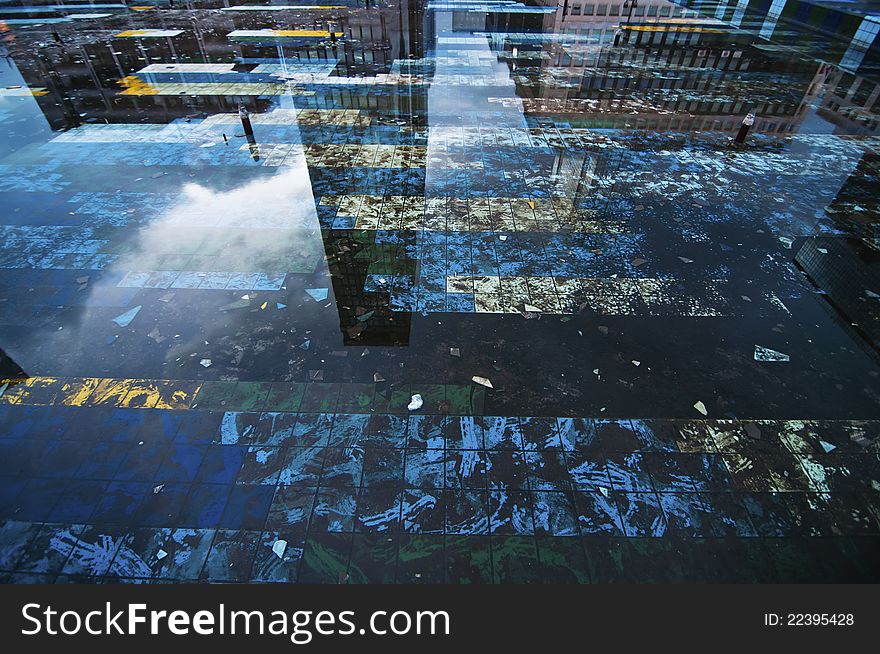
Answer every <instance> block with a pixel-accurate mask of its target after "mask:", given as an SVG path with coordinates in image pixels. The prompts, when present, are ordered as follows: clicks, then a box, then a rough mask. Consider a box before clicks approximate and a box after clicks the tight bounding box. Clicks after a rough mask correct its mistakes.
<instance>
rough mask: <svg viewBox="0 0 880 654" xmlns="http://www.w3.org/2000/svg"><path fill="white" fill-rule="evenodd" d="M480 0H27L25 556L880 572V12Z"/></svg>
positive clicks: (16, 425) (405, 566)
mask: <svg viewBox="0 0 880 654" xmlns="http://www.w3.org/2000/svg"><path fill="white" fill-rule="evenodd" d="M474 4H475V3H465V2H463V0H453V1H445V0H444V1H443V2H434V1H433V0H432V1H431V2H426V1H418V0H416V1H413V2H400V3H398V2H379V3H374V2H356V1H351V2H349V1H348V0H344V1H343V2H341V3H337V4H336V5H335V6H333V7H326V6H320V5H317V4H316V5H314V6H312V5H311V4H310V3H306V4H302V5H299V8H298V9H280V8H278V7H277V6H275V7H274V8H272V9H270V6H269V5H266V6H264V7H263V6H262V5H260V4H259V3H254V2H249V3H247V4H246V5H236V6H227V5H228V3H226V4H221V3H218V2H214V1H213V0H208V1H205V2H192V3H186V4H185V5H184V6H180V5H181V3H176V4H175V5H173V6H169V4H168V3H167V2H158V3H156V4H155V5H153V4H149V5H148V6H143V7H138V8H135V7H130V8H126V7H125V6H124V5H119V6H118V7H115V6H108V7H107V8H106V9H101V12H102V13H101V14H94V13H93V12H89V13H88V14H86V15H83V13H84V12H78V11H75V10H74V9H65V8H64V7H57V6H55V5H49V4H48V3H45V2H42V1H38V2H35V3H24V2H22V3H18V4H15V5H10V4H7V5H4V6H3V7H2V8H0V21H3V22H2V23H0V40H2V54H3V55H4V57H5V59H6V62H5V64H6V65H4V66H2V67H0V126H2V130H0V143H2V146H0V206H2V211H0V581H3V582H6V583H52V582H58V583H66V582H112V583H116V582H125V583H129V582H131V583H144V582H148V583H153V582H155V583H165V582H168V581H176V582H198V581H202V582H255V583H291V582H298V583H438V582H442V583H538V582H541V583H591V582H592V583H604V582H666V581H668V582H777V581H778V582H801V581H813V582H832V581H833V582H844V581H848V582H853V581H877V580H878V577H880V560H878V552H880V548H878V545H880V366H878V351H880V350H878V345H880V320H878V318H880V305H878V302H880V274H878V247H880V240H878V231H877V225H878V211H880V206H878V202H877V199H876V198H877V193H878V188H880V187H878V161H880V149H878V148H880V140H878V135H877V130H878V122H880V118H877V115H876V113H875V103H876V102H877V100H878V98H880V87H878V86H877V81H878V79H880V76H878V75H880V73H878V62H877V61H876V60H875V55H874V54H873V51H872V50H869V49H868V46H864V44H860V43H857V42H854V41H852V38H853V35H852V34H849V35H846V34H817V33H813V32H809V33H807V32H804V31H803V30H801V29H800V28H798V27H797V26H796V25H794V24H792V23H788V22H786V20H785V18H780V17H778V16H776V15H775V14H772V13H768V8H767V7H763V8H760V7H757V6H755V7H752V6H751V5H752V4H757V3H738V4H736V3H723V2H721V3H720V2H703V3H689V5H690V6H687V5H684V4H674V3H671V2H664V1H663V0H649V1H648V2H646V3H645V5H646V6H645V7H644V8H643V7H642V6H641V3H639V5H638V7H639V8H638V10H636V11H635V12H634V13H633V14H632V15H629V16H627V15H626V13H625V12H626V11H628V9H627V10H622V9H621V7H620V6H618V5H617V4H611V5H604V4H599V5H595V6H594V5H583V7H582V6H581V5H577V4H575V5H571V8H570V10H568V11H566V10H564V9H563V8H562V7H557V6H556V5H546V4H543V5H542V4H539V3H537V2H531V3H529V4H525V3H524V4H511V5H507V6H505V7H503V8H502V7H500V6H499V7H495V6H489V7H482V6H481V8H480V10H479V11H473V9H474ZM620 4H622V3H620ZM65 6H67V5H65ZM70 6H71V7H76V5H75V3H73V4H71V5H70ZM261 7H262V8H261ZM574 7H577V11H576V12H575V11H574ZM587 7H589V12H591V13H588V12H587V9H586V8H587ZM469 10H470V11H469ZM484 10H485V11H484ZM622 11H623V12H624V13H623V14H622V13H621V12H622ZM600 12H601V13H600ZM869 45H870V44H869ZM863 46H864V47H863ZM819 58H821V59H822V62H819V60H818V59H819ZM240 108H242V109H244V111H243V112H242V113H239V109H240ZM750 111H753V112H755V113H756V116H757V117H756V119H755V122H754V125H753V126H752V127H751V129H750V130H749V132H748V134H747V136H746V137H745V140H744V142H743V143H741V144H740V143H736V142H735V138H736V136H737V133H738V131H739V130H740V126H741V124H742V121H743V118H745V116H746V114H748V113H749V112H750ZM416 394H417V395H418V396H419V397H420V402H417V403H413V396H414V395H416ZM409 407H412V409H411V408H409ZM282 543H283V545H282Z"/></svg>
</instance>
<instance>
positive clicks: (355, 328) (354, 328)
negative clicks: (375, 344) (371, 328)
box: [345, 322, 367, 338]
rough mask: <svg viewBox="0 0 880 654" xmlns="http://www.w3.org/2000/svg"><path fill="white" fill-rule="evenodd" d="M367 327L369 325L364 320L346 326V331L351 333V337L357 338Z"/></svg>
mask: <svg viewBox="0 0 880 654" xmlns="http://www.w3.org/2000/svg"><path fill="white" fill-rule="evenodd" d="M366 329H367V325H366V324H364V323H363V322H358V323H357V324H356V325H351V326H350V327H346V328H345V333H346V334H348V335H349V337H351V338H357V337H358V336H360V335H361V334H363V333H364V332H365V331H366Z"/></svg>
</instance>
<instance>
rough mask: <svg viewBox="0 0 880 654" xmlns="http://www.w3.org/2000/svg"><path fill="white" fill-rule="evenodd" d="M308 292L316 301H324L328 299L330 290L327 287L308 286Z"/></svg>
mask: <svg viewBox="0 0 880 654" xmlns="http://www.w3.org/2000/svg"><path fill="white" fill-rule="evenodd" d="M306 293H308V294H309V296H310V297H311V298H312V299H313V300H314V301H315V302H323V301H324V300H326V299H327V296H328V295H329V293H330V291H329V289H326V288H307V289H306Z"/></svg>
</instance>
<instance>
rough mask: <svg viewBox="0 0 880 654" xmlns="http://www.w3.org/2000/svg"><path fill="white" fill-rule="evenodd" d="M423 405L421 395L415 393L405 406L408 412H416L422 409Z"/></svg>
mask: <svg viewBox="0 0 880 654" xmlns="http://www.w3.org/2000/svg"><path fill="white" fill-rule="evenodd" d="M424 403H425V402H424V400H422V396H421V394H419V393H416V394H415V395H413V396H412V397H411V398H410V400H409V404H407V405H406V408H407V409H409V410H410V411H418V410H419V409H421V408H422V405H424Z"/></svg>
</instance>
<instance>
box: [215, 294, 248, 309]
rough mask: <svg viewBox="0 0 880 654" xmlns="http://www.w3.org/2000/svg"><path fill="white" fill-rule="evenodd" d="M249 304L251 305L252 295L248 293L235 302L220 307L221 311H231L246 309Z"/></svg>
mask: <svg viewBox="0 0 880 654" xmlns="http://www.w3.org/2000/svg"><path fill="white" fill-rule="evenodd" d="M249 306H251V300H250V297H248V296H247V295H243V296H242V297H241V298H239V299H238V300H235V301H234V302H230V303H229V304H224V305H223V306H222V307H220V311H231V310H233V309H244V308H246V307H249Z"/></svg>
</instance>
